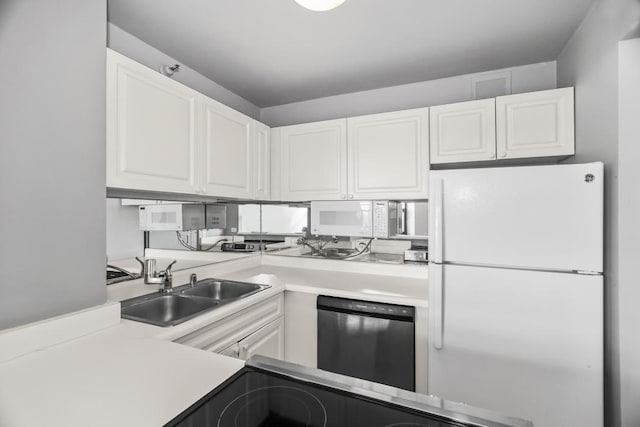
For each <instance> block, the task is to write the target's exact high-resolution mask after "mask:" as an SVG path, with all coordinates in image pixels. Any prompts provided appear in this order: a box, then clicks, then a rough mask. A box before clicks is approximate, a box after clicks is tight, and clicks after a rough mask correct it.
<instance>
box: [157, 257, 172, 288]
mask: <svg viewBox="0 0 640 427" xmlns="http://www.w3.org/2000/svg"><path fill="white" fill-rule="evenodd" d="M175 263H176V261H173V262H172V263H171V264H169V265H168V266H167V268H165V269H164V272H160V274H159V275H160V277H163V278H164V281H163V283H164V287H163V288H162V289H160V293H161V294H170V293H172V292H173V273H172V272H171V267H173V264H175Z"/></svg>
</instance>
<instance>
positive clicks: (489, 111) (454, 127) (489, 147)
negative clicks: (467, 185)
mask: <svg viewBox="0 0 640 427" xmlns="http://www.w3.org/2000/svg"><path fill="white" fill-rule="evenodd" d="M429 114H430V118H431V120H430V123H429V125H430V135H431V138H430V149H431V163H434V164H435V163H457V162H469V161H482V160H493V159H495V158H496V122H495V99H493V98H492V99H482V100H479V101H470V102H460V103H456V104H449V105H439V106H436V107H431V108H430V110H429Z"/></svg>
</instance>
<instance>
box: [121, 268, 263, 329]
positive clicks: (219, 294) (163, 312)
mask: <svg viewBox="0 0 640 427" xmlns="http://www.w3.org/2000/svg"><path fill="white" fill-rule="evenodd" d="M268 287H269V286H268V285H258V284H255V283H244V282H234V281H231V280H218V279H204V280H200V281H198V282H196V283H195V284H194V285H191V284H187V285H183V286H178V287H175V288H173V293H171V294H161V293H153V294H150V295H143V296H141V297H137V298H132V299H128V300H126V301H122V304H121V317H122V318H124V319H130V320H136V321H138V322H144V323H150V324H152V325H156V326H174V325H177V324H180V323H182V322H186V321H187V320H190V319H193V318H194V317H196V316H198V315H200V314H202V313H204V312H206V311H210V310H213V309H215V308H217V307H220V306H221V305H223V304H227V303H230V302H234V301H237V300H239V299H241V298H244V297H247V296H249V295H253V294H255V293H257V292H260V291H262V290H265V289H267V288H268Z"/></svg>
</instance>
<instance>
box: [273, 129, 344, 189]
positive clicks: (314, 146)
mask: <svg viewBox="0 0 640 427" xmlns="http://www.w3.org/2000/svg"><path fill="white" fill-rule="evenodd" d="M346 125H347V121H346V119H339V120H329V121H324V122H317V123H307V124H302V125H295V126H287V127H283V128H280V130H279V132H278V134H279V136H280V141H279V148H280V155H281V162H280V181H281V182H280V185H281V197H282V199H283V200H291V201H300V200H340V199H346V194H347V126H346Z"/></svg>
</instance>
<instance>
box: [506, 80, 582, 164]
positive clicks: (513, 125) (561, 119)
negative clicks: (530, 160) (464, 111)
mask: <svg viewBox="0 0 640 427" xmlns="http://www.w3.org/2000/svg"><path fill="white" fill-rule="evenodd" d="M573 116H574V112H573V88H571V87H570V88H562V89H553V90H545V91H540V92H532V93H523V94H518V95H509V96H500V97H498V98H496V123H497V129H498V132H497V146H498V158H499V159H514V158H522V157H540V156H559V155H571V154H575V141H574V118H573Z"/></svg>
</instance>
